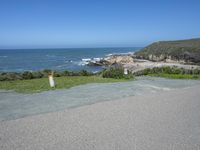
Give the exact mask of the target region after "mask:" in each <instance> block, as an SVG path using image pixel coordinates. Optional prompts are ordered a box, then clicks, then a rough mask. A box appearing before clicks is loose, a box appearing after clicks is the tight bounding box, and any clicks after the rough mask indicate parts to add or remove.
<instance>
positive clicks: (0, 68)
mask: <svg viewBox="0 0 200 150" xmlns="http://www.w3.org/2000/svg"><path fill="white" fill-rule="evenodd" d="M139 49H141V47H108V48H38V49H0V72H23V71H37V70H43V69H52V70H57V71H62V70H69V71H80V70H87V71H91V72H97V71H100V70H101V69H102V67H101V66H87V61H89V60H99V59H101V58H104V57H107V56H111V55H113V54H127V53H132V52H135V51H137V50H139Z"/></svg>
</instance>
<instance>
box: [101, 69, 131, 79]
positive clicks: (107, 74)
mask: <svg viewBox="0 0 200 150" xmlns="http://www.w3.org/2000/svg"><path fill="white" fill-rule="evenodd" d="M102 77H103V78H115V79H131V78H134V76H133V74H128V75H124V69H123V68H122V67H111V68H108V69H104V70H103V71H102Z"/></svg>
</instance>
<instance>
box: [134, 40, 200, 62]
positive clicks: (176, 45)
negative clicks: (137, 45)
mask: <svg viewBox="0 0 200 150" xmlns="http://www.w3.org/2000/svg"><path fill="white" fill-rule="evenodd" d="M135 54H136V56H137V58H143V59H149V60H152V61H162V60H166V59H171V60H176V61H185V62H186V63H200V38H198V39H189V40H178V41H160V42H155V43H152V44H151V45H149V46H147V47H145V48H143V49H141V50H140V51H138V52H136V53H135Z"/></svg>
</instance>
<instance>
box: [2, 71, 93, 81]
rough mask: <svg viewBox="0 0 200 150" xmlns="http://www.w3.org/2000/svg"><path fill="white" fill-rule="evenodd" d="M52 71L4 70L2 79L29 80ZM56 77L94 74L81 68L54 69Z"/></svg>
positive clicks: (43, 76)
mask: <svg viewBox="0 0 200 150" xmlns="http://www.w3.org/2000/svg"><path fill="white" fill-rule="evenodd" d="M51 72H52V70H49V69H45V70H42V71H35V72H30V71H25V72H2V73H0V81H14V80H28V79H38V78H46V77H48V75H49V74H50V73H51ZM53 72H54V76H55V77H63V76H92V75H94V74H93V73H92V72H88V71H86V70H81V71H79V72H73V71H53Z"/></svg>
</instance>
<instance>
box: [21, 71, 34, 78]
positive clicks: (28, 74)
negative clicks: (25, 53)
mask: <svg viewBox="0 0 200 150" xmlns="http://www.w3.org/2000/svg"><path fill="white" fill-rule="evenodd" d="M22 78H23V79H33V74H32V73H31V72H29V71H25V72H24V73H22Z"/></svg>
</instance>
